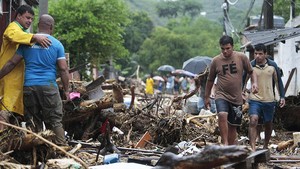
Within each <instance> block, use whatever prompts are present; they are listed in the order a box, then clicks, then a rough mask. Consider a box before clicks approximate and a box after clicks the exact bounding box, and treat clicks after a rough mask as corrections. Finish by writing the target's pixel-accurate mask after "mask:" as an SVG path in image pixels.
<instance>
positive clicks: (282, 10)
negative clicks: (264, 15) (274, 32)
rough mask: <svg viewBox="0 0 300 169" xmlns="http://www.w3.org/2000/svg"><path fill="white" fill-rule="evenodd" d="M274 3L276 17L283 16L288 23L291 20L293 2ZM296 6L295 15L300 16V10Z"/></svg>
mask: <svg viewBox="0 0 300 169" xmlns="http://www.w3.org/2000/svg"><path fill="white" fill-rule="evenodd" d="M295 2H296V1H295ZM273 3H274V4H273V11H274V15H278V16H282V17H283V18H284V20H285V21H288V20H289V19H290V8H291V0H289V1H287V0H276V1H274V2H273ZM295 6H296V8H295V13H296V14H299V12H300V8H299V7H298V6H297V4H296V5H295Z"/></svg>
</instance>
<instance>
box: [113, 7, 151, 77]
mask: <svg viewBox="0 0 300 169" xmlns="http://www.w3.org/2000/svg"><path fill="white" fill-rule="evenodd" d="M129 18H130V20H131V22H130V23H129V24H128V25H127V26H126V28H125V32H124V36H123V37H124V41H125V43H124V46H125V48H126V49H127V50H128V51H129V55H128V57H123V58H120V59H117V60H116V64H117V65H118V69H119V70H121V71H122V74H123V75H125V76H128V75H132V74H133V73H134V71H135V70H136V69H137V63H136V62H135V61H133V60H132V56H133V55H135V54H136V53H137V52H138V51H139V49H140V46H141V45H142V44H143V43H144V41H145V39H146V38H148V37H149V36H150V34H151V32H152V30H153V28H154V25H153V22H152V21H151V19H150V18H149V16H148V14H146V13H145V12H134V13H131V14H130V17H129Z"/></svg>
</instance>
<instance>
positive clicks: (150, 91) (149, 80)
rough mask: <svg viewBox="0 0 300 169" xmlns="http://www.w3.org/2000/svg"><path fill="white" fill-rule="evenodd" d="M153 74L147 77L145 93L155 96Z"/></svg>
mask: <svg viewBox="0 0 300 169" xmlns="http://www.w3.org/2000/svg"><path fill="white" fill-rule="evenodd" d="M152 77H153V75H152V73H151V74H150V75H148V76H147V79H146V89H145V93H146V94H147V95H150V96H152V95H153V94H154V80H153V78H152Z"/></svg>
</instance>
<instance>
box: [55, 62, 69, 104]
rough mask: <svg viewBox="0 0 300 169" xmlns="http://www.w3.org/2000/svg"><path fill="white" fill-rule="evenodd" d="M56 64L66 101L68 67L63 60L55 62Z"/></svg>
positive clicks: (67, 96)
mask: <svg viewBox="0 0 300 169" xmlns="http://www.w3.org/2000/svg"><path fill="white" fill-rule="evenodd" d="M57 64H58V69H59V74H60V77H61V82H62V85H63V88H64V91H65V95H66V98H67V100H69V99H70V96H69V70H68V65H67V62H66V60H65V59H60V60H58V62H57Z"/></svg>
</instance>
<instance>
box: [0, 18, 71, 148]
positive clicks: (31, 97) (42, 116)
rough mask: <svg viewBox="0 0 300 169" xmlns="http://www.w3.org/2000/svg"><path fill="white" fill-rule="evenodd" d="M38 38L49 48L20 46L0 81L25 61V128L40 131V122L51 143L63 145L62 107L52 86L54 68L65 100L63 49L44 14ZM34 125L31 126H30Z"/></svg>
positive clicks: (66, 73) (1, 72)
mask: <svg viewBox="0 0 300 169" xmlns="http://www.w3.org/2000/svg"><path fill="white" fill-rule="evenodd" d="M38 28H39V33H38V34H39V35H44V36H47V37H48V38H49V39H50V40H51V42H52V45H51V46H49V47H48V48H43V47H42V46H40V45H38V44H35V45H33V46H28V45H20V46H19V49H18V50H17V52H16V54H15V55H14V56H13V57H12V58H11V59H10V60H9V61H8V62H7V63H6V64H5V65H4V66H3V68H2V69H1V70H0V78H3V77H4V76H5V75H6V74H8V73H9V72H10V71H12V70H13V69H14V68H15V67H16V66H17V65H18V64H19V63H20V62H22V61H23V60H24V61H25V78H24V105H25V119H26V125H27V127H30V128H31V129H32V130H33V131H35V132H39V131H41V130H42V122H44V123H45V126H46V128H47V129H50V130H52V131H53V132H54V133H55V140H54V143H56V144H57V145H62V146H64V145H66V140H65V132H64V129H63V124H62V118H63V107H62V100H61V97H60V94H59V89H58V85H57V83H56V71H57V70H56V69H57V67H58V69H59V73H60V77H61V81H62V84H63V88H64V93H65V96H66V98H67V100H69V70H68V65H67V62H66V58H65V51H64V47H63V45H62V44H61V42H60V41H58V40H57V39H55V38H54V37H53V36H51V34H52V33H53V30H54V19H53V18H52V17H51V16H50V15H47V14H44V15H42V16H41V17H40V19H39V23H38ZM33 122H34V124H33Z"/></svg>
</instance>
